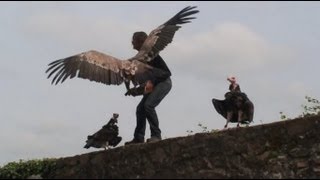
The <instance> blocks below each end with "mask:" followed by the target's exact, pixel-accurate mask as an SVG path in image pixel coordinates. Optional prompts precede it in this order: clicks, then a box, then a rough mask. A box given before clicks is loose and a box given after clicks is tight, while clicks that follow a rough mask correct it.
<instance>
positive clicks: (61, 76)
mask: <svg viewBox="0 0 320 180" xmlns="http://www.w3.org/2000/svg"><path fill="white" fill-rule="evenodd" d="M195 8H196V7H195V6H194V7H190V6H188V7H186V8H184V9H182V10H181V11H180V12H178V13H177V14H176V15H175V16H173V17H172V18H171V19H169V20H168V21H167V22H166V23H164V24H162V25H160V26H159V27H158V28H156V29H154V30H153V31H152V32H151V33H150V34H149V35H148V37H147V39H146V40H145V42H144V44H143V45H142V47H141V49H140V50H139V52H138V53H137V54H136V55H135V56H134V57H132V58H129V59H127V60H120V59H118V58H115V57H112V56H109V55H107V54H104V53H101V52H98V51H94V50H91V51H87V52H83V53H80V54H77V55H74V56H71V57H67V58H64V59H59V60H56V61H53V62H52V63H50V64H49V65H48V66H49V67H48V69H47V70H46V73H49V75H48V78H50V77H51V76H52V75H54V76H53V79H52V82H51V83H52V84H54V83H55V84H58V83H59V82H61V83H62V82H64V81H65V80H66V79H67V78H68V77H70V79H72V78H74V77H76V76H77V77H79V78H83V79H89V80H90V81H95V82H100V83H103V84H107V85H120V84H122V83H123V82H126V84H127V83H128V82H129V83H130V82H132V83H133V84H134V86H137V85H141V84H143V83H145V81H146V80H148V79H150V77H151V76H152V75H153V73H154V72H155V71H157V73H161V70H160V69H157V68H154V67H152V66H149V65H148V64H147V63H148V62H150V61H151V60H152V59H153V58H154V57H156V56H157V55H158V54H159V52H160V51H161V50H163V49H164V48H165V47H166V46H167V45H168V44H169V43H171V42H172V39H173V36H174V34H175V32H176V31H177V30H178V29H179V28H180V27H181V26H178V25H179V24H184V23H189V22H190V20H191V19H195V17H190V15H193V14H196V13H198V12H199V11H198V10H195ZM126 87H127V86H126ZM127 88H129V87H127Z"/></svg>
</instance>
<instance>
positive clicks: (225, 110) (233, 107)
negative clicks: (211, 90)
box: [212, 92, 254, 128]
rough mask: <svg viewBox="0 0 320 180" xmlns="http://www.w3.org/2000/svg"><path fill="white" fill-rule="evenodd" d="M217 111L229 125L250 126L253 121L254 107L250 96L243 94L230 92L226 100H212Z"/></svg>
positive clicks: (226, 95)
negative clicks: (230, 123)
mask: <svg viewBox="0 0 320 180" xmlns="http://www.w3.org/2000/svg"><path fill="white" fill-rule="evenodd" d="M212 104H213V106H214V108H215V110H216V111H217V112H218V113H219V114H220V115H221V116H223V117H224V118H225V119H226V120H227V123H226V125H225V126H224V127H225V128H226V127H228V123H229V122H232V123H238V124H237V127H239V124H250V123H251V122H252V120H253V115H254V105H253V103H252V102H251V100H250V99H249V98H248V96H247V95H246V94H245V93H243V92H228V93H226V94H225V99H224V100H219V99H215V98H213V99H212Z"/></svg>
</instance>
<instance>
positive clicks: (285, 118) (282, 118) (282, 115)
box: [280, 112, 288, 120]
mask: <svg viewBox="0 0 320 180" xmlns="http://www.w3.org/2000/svg"><path fill="white" fill-rule="evenodd" d="M280 119H281V120H288V118H287V115H285V114H284V113H283V112H280Z"/></svg>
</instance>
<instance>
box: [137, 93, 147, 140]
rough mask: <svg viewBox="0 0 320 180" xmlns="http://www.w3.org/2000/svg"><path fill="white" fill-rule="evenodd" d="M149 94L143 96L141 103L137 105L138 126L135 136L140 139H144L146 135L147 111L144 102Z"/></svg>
mask: <svg viewBox="0 0 320 180" xmlns="http://www.w3.org/2000/svg"><path fill="white" fill-rule="evenodd" d="M146 99H147V96H143V98H142V99H141V101H140V103H139V104H138V106H137V111H136V118H137V126H136V129H135V131H134V138H135V139H136V140H139V141H144V135H145V131H146V121H147V117H146V111H145V109H144V106H145V105H144V104H145V102H146Z"/></svg>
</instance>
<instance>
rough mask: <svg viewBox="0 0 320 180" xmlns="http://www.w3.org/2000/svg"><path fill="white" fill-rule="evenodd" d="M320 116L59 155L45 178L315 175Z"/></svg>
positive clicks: (319, 167) (319, 168)
mask: <svg viewBox="0 0 320 180" xmlns="http://www.w3.org/2000/svg"><path fill="white" fill-rule="evenodd" d="M319 137H320V116H313V117H308V118H299V119H294V120H287V121H280V122H276V123H271V124H265V125H258V126H253V127H242V128H230V129H227V130H221V131H219V132H214V133H199V134H196V135H193V136H187V137H177V138H171V139H165V140H163V141H160V142H155V143H146V144H140V145H130V146H121V147H118V148H114V149H110V150H107V151H105V150H101V151H97V152H92V153H88V154H83V155H77V156H74V157H67V158H61V159H59V160H58V161H57V169H56V170H54V171H52V172H51V173H50V174H49V175H48V177H45V178H80V179H85V178H91V179H92V178H108V179H109V178H110V179H111V178H320V138H319Z"/></svg>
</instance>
